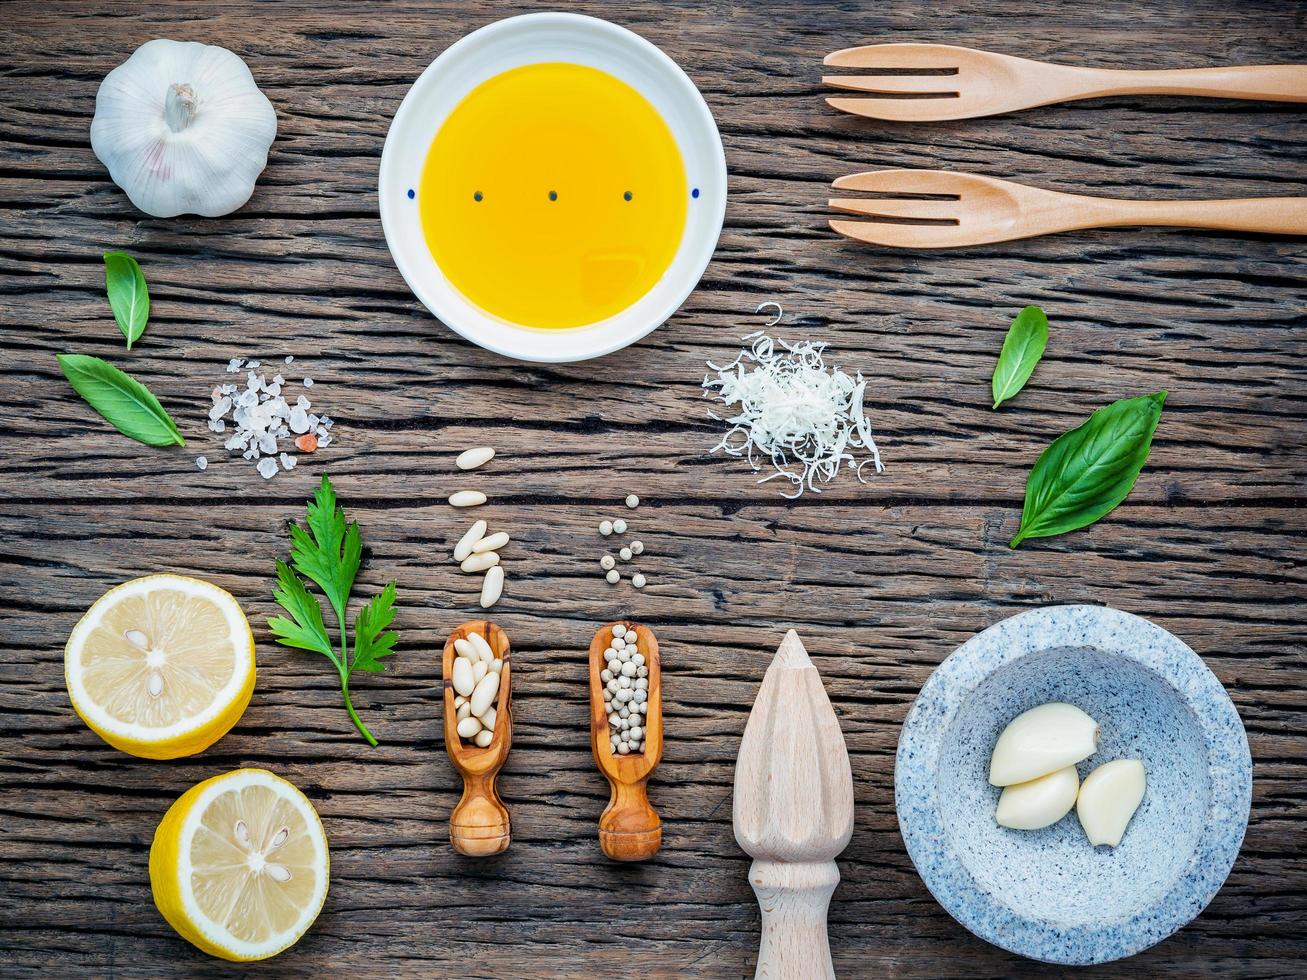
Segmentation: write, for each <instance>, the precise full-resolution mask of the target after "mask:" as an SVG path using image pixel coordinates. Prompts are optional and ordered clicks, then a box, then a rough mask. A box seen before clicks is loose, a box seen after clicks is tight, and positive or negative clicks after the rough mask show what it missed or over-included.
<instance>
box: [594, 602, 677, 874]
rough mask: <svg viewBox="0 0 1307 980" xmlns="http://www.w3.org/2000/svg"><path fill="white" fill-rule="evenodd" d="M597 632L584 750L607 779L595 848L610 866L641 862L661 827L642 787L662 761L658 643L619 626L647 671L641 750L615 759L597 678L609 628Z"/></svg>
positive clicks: (639, 629) (632, 627)
mask: <svg viewBox="0 0 1307 980" xmlns="http://www.w3.org/2000/svg"><path fill="white" fill-rule="evenodd" d="M616 625H618V624H617V623H610V624H608V625H607V626H604V627H601V628H600V629H599V631H598V632H597V633H595V635H594V640H592V641H591V643H590V748H591V750H592V751H593V752H594V757H595V764H596V765H598V766H599V771H600V772H602V773H603V774H604V776H605V778H607V780H608V785H609V787H610V790H611V793H610V796H609V800H608V806H607V807H605V808H604V812H603V814H602V815H601V816H600V817H599V847H600V849H601V850H602V851H603V852H604V856H605V857H608V858H610V859H611V860H613V861H647V860H648V859H649V858H651V857H653V856H654V854H656V853H657V852H658V848H659V846H661V844H662V842H663V828H662V822H661V821H660V820H659V819H658V814H657V813H656V812H655V811H654V808H653V807H652V806H651V805H650V804H649V796H648V792H647V790H646V785H647V784H648V782H649V777H650V776H651V775H653V771H654V770H655V769H656V768H657V767H658V763H659V761H660V760H661V759H662V757H663V693H662V688H663V684H662V669H661V662H660V661H659V658H658V640H657V639H656V638H655V637H654V635H653V631H652V630H650V629H649V628H648V627H647V626H641V625H639V624H638V623H631V622H623V623H622V625H623V626H625V627H626V635H627V637H628V638H629V637H630V636H631V634H632V633H634V634H635V646H636V650H638V651H639V652H640V653H641V654H643V655H644V665H645V666H646V667H648V668H649V688H648V691H649V693H648V697H647V699H646V701H645V703H646V704H647V705H648V706H649V707H648V709H647V711H646V713H645V715H644V725H643V727H644V749H643V750H642V751H640V752H638V753H636V752H632V753H630V754H629V755H621V754H619V753H617V752H614V751H613V746H612V742H611V741H610V737H609V726H608V715H607V714H606V713H605V711H604V682H603V678H601V677H600V676H599V675H600V673H601V672H602V671H603V669H604V667H605V666H607V665H606V664H605V663H604V651H605V650H606V649H608V647H609V646H610V645H611V644H612V639H613V627H614V626H616Z"/></svg>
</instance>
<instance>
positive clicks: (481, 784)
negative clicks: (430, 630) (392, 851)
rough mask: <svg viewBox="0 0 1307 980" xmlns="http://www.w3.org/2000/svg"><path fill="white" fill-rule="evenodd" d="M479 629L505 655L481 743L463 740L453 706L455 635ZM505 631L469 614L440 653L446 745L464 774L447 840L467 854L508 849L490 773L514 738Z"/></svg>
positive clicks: (498, 766) (506, 831) (504, 810)
mask: <svg viewBox="0 0 1307 980" xmlns="http://www.w3.org/2000/svg"><path fill="white" fill-rule="evenodd" d="M470 633H479V634H480V635H481V636H482V638H483V639H485V641H486V642H487V643H489V644H490V649H491V650H493V651H494V652H495V656H497V657H500V658H502V659H503V661H504V666H503V667H502V668H501V669H500V672H499V694H498V700H497V701H496V703H495V731H494V735H493V737H492V738H491V740H490V744H489V745H487V746H486V747H485V748H481V747H480V746H477V745H470V744H467V743H464V741H463V740H462V738H460V737H459V734H458V712H457V711H456V710H455V708H454V693H455V692H454V680H453V677H454V673H453V671H454V657H455V656H456V653H455V650H454V641H455V640H457V639H465V638H466V637H467V636H468V634H470ZM509 654H510V651H509V645H508V636H507V634H505V633H504V631H503V630H502V629H500V628H499V627H498V626H496V625H495V624H494V623H490V622H487V621H485V620H473V621H472V622H468V623H464V624H463V625H461V626H459V627H458V628H457V629H455V630H454V631H453V632H452V633H450V634H449V639H448V640H446V641H445V651H444V655H443V657H442V658H441V673H442V676H443V677H444V691H445V750H446V751H447V752H448V753H449V759H450V761H451V762H452V763H453V764H454V768H455V769H457V770H458V771H459V774H460V775H461V776H462V777H463V798H462V799H461V800H459V801H458V805H457V806H456V807H454V812H453V813H451V814H450V816H449V842H450V843H451V844H452V845H453V846H454V850H456V851H458V853H460V854H466V855H468V856H469V857H486V856H488V855H491V854H499V853H501V852H503V851H506V850H508V844H509V841H510V839H511V838H510V833H509V819H508V808H507V807H505V806H504V801H503V800H501V799H500V798H499V794H498V793H497V792H496V791H495V778H496V777H497V776H498V775H499V770H500V769H501V768H503V765H504V762H505V761H506V760H507V759H508V750H509V748H510V747H511V746H512V742H513V715H512V697H511V693H512V686H513V685H512V676H511V673H512V664H511V662H510V656H509Z"/></svg>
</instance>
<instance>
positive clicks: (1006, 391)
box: [990, 306, 1048, 408]
mask: <svg viewBox="0 0 1307 980" xmlns="http://www.w3.org/2000/svg"><path fill="white" fill-rule="evenodd" d="M1047 346H1048V317H1047V316H1045V315H1044V311H1043V310H1041V309H1040V308H1039V307H1038V306H1027V307H1026V308H1025V309H1024V310H1022V311H1021V312H1020V313H1018V314H1017V316H1016V319H1015V320H1013V321H1012V326H1010V327H1008V331H1007V337H1005V338H1004V340H1003V350H1002V352H1001V353H1000V354H999V355H998V363H997V364H995V365H994V378H993V380H992V381H991V382H990V388H991V389H992V390H993V392H994V407H995V408H998V406H1000V405H1002V404H1003V403H1004V402H1005V401H1007V400H1008V399H1009V398H1011V397H1012V396H1013V395H1015V394H1016V393H1017V392H1018V391H1020V390H1021V389H1022V388H1023V387H1024V386H1025V383H1026V382H1027V381H1029V380H1030V374H1031V372H1032V371H1034V370H1035V365H1036V364H1038V363H1039V359H1040V358H1041V357H1043V356H1044V348H1045V347H1047Z"/></svg>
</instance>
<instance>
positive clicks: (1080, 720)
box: [989, 701, 1099, 786]
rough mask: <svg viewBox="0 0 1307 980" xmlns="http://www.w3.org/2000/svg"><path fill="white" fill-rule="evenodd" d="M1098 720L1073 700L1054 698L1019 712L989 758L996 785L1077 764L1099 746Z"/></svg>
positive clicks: (1026, 778)
mask: <svg viewBox="0 0 1307 980" xmlns="http://www.w3.org/2000/svg"><path fill="white" fill-rule="evenodd" d="M1098 734H1099V729H1098V722H1096V721H1094V719H1092V718H1090V717H1089V716H1088V715H1087V714H1085V713H1084V712H1083V711H1081V710H1080V709H1079V708H1077V707H1076V706H1075V705H1073V704H1063V703H1062V702H1060V701H1054V702H1052V703H1050V704H1041V705H1040V706H1039V707H1037V708H1031V709H1030V710H1029V711H1026V712H1023V713H1022V714H1019V715H1017V716H1016V717H1015V718H1014V719H1012V721H1011V722H1010V723H1009V724H1008V726H1007V728H1005V729H1003V734H1001V735H1000V736H999V737H998V741H997V742H996V743H995V744H994V754H993V755H992V756H991V757H990V760H989V781H990V783H991V784H992V785H994V786H1010V785H1012V784H1013V783H1025V782H1029V781H1030V780H1032V779H1038V778H1039V777H1040V776H1047V775H1048V774H1049V773H1050V772H1056V771H1057V770H1058V769H1064V768H1066V767H1067V766H1074V765H1075V764H1076V763H1077V762H1080V761H1081V760H1083V759H1087V758H1089V757H1090V756H1091V755H1093V754H1094V751H1095V750H1096V749H1097V748H1098Z"/></svg>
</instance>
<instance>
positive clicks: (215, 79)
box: [91, 38, 277, 218]
mask: <svg viewBox="0 0 1307 980" xmlns="http://www.w3.org/2000/svg"><path fill="white" fill-rule="evenodd" d="M276 135H277V114H276V112H275V111H273V108H272V103H270V102H269V101H268V99H267V97H266V96H264V94H263V93H262V92H260V91H259V87H258V86H257V85H256V84H255V83H254V76H253V75H251V74H250V70H249V68H248V67H246V65H245V62H243V61H242V60H241V59H240V58H238V57H237V56H236V55H234V54H232V53H231V52H230V51H228V50H226V49H225V48H219V47H214V46H213V45H209V44H199V43H198V42H195V41H169V40H166V39H162V38H160V39H156V40H153V41H146V42H145V43H144V44H142V45H141V46H140V47H139V48H137V49H136V50H135V51H134V52H133V53H132V56H131V57H130V58H128V59H127V60H126V61H125V62H123V63H122V64H121V65H119V66H118V67H117V68H115V69H114V70H113V71H111V72H109V74H108V75H107V76H105V79H104V81H103V82H101V83H100V90H99V92H98V93H97V94H96V97H95V118H94V119H93V120H92V122H91V148H92V149H93V150H94V151H95V155H96V156H97V157H99V158H100V161H101V162H102V163H103V164H104V165H105V166H106V167H108V168H109V175H110V176H111V177H112V178H113V181H114V183H115V184H117V185H118V186H119V187H121V188H122V189H123V190H124V191H126V192H127V196H128V197H129V198H130V199H131V202H132V203H133V204H134V205H136V206H137V207H138V208H140V209H141V210H142V211H144V212H145V213H146V214H150V215H154V216H155V217H156V218H171V217H173V216H174V215H178V214H201V215H205V216H206V217H215V216H217V215H220V214H228V213H229V212H232V211H235V210H236V209H237V208H239V207H240V206H241V205H242V204H244V203H245V202H246V201H248V200H249V199H250V195H251V194H252V193H254V182H255V181H256V180H257V179H258V177H259V174H261V173H262V172H263V168H264V167H266V166H267V164H268V148H269V147H270V146H271V145H272V141H273V139H275V138H276Z"/></svg>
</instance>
